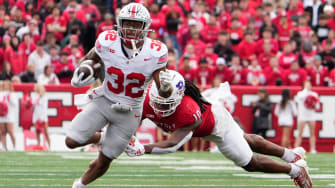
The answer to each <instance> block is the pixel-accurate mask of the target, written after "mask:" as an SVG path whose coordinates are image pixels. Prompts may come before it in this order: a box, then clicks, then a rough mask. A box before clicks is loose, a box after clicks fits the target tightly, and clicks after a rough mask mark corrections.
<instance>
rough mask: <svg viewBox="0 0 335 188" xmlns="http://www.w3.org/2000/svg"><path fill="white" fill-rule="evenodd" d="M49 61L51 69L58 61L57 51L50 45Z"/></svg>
mask: <svg viewBox="0 0 335 188" xmlns="http://www.w3.org/2000/svg"><path fill="white" fill-rule="evenodd" d="M49 55H50V63H51V66H52V68H53V69H55V66H56V63H57V62H58V61H59V52H58V50H57V48H56V46H51V47H50V49H49Z"/></svg>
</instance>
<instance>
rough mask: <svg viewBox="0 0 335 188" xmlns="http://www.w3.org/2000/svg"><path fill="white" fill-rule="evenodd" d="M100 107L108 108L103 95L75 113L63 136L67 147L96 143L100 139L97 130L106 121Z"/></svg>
mask: <svg viewBox="0 0 335 188" xmlns="http://www.w3.org/2000/svg"><path fill="white" fill-rule="evenodd" d="M102 109H105V110H108V109H110V105H109V103H107V102H106V99H105V98H104V97H99V98H96V99H94V100H93V101H92V102H91V103H89V104H88V105H87V107H86V108H84V110H83V111H81V112H80V113H79V114H77V115H76V117H75V118H74V119H73V120H72V122H71V126H70V128H69V130H68V131H67V136H66V138H65V144H66V145H67V147H69V148H71V149H72V148H76V147H80V146H85V145H87V144H96V143H98V142H99V141H100V138H101V135H100V133H97V131H99V130H100V129H102V128H103V127H104V126H105V125H106V123H107V119H106V118H105V116H104V115H103V113H102V112H101V111H102Z"/></svg>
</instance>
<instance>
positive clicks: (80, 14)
mask: <svg viewBox="0 0 335 188" xmlns="http://www.w3.org/2000/svg"><path fill="white" fill-rule="evenodd" d="M72 11H73V13H74V16H75V18H76V19H78V20H80V21H81V22H82V23H84V24H87V22H86V13H85V12H84V10H83V9H82V8H81V5H79V4H78V3H77V0H69V4H68V5H67V7H66V9H65V10H64V11H63V14H62V16H63V17H64V19H65V21H66V24H68V23H69V22H70V20H71V19H70V16H71V15H70V14H71V12H72Z"/></svg>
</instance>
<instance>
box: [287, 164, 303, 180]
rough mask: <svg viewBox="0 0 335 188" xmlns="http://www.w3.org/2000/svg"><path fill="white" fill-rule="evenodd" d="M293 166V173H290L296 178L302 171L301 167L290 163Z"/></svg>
mask: <svg viewBox="0 0 335 188" xmlns="http://www.w3.org/2000/svg"><path fill="white" fill-rule="evenodd" d="M290 165H291V171H290V172H289V173H288V175H290V176H291V177H292V178H296V177H297V176H298V174H299V172H300V170H301V167H299V166H298V165H296V164H294V163H290Z"/></svg>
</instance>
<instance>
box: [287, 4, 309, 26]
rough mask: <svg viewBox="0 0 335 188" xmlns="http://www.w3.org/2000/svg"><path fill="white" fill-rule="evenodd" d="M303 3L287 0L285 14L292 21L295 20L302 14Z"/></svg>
mask: <svg viewBox="0 0 335 188" xmlns="http://www.w3.org/2000/svg"><path fill="white" fill-rule="evenodd" d="M304 12H305V11H304V5H303V3H302V2H301V1H300V2H299V0H291V1H289V5H288V10H287V16H288V17H290V18H291V19H292V20H293V21H295V22H297V21H298V17H300V16H302V15H303V14H304Z"/></svg>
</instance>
